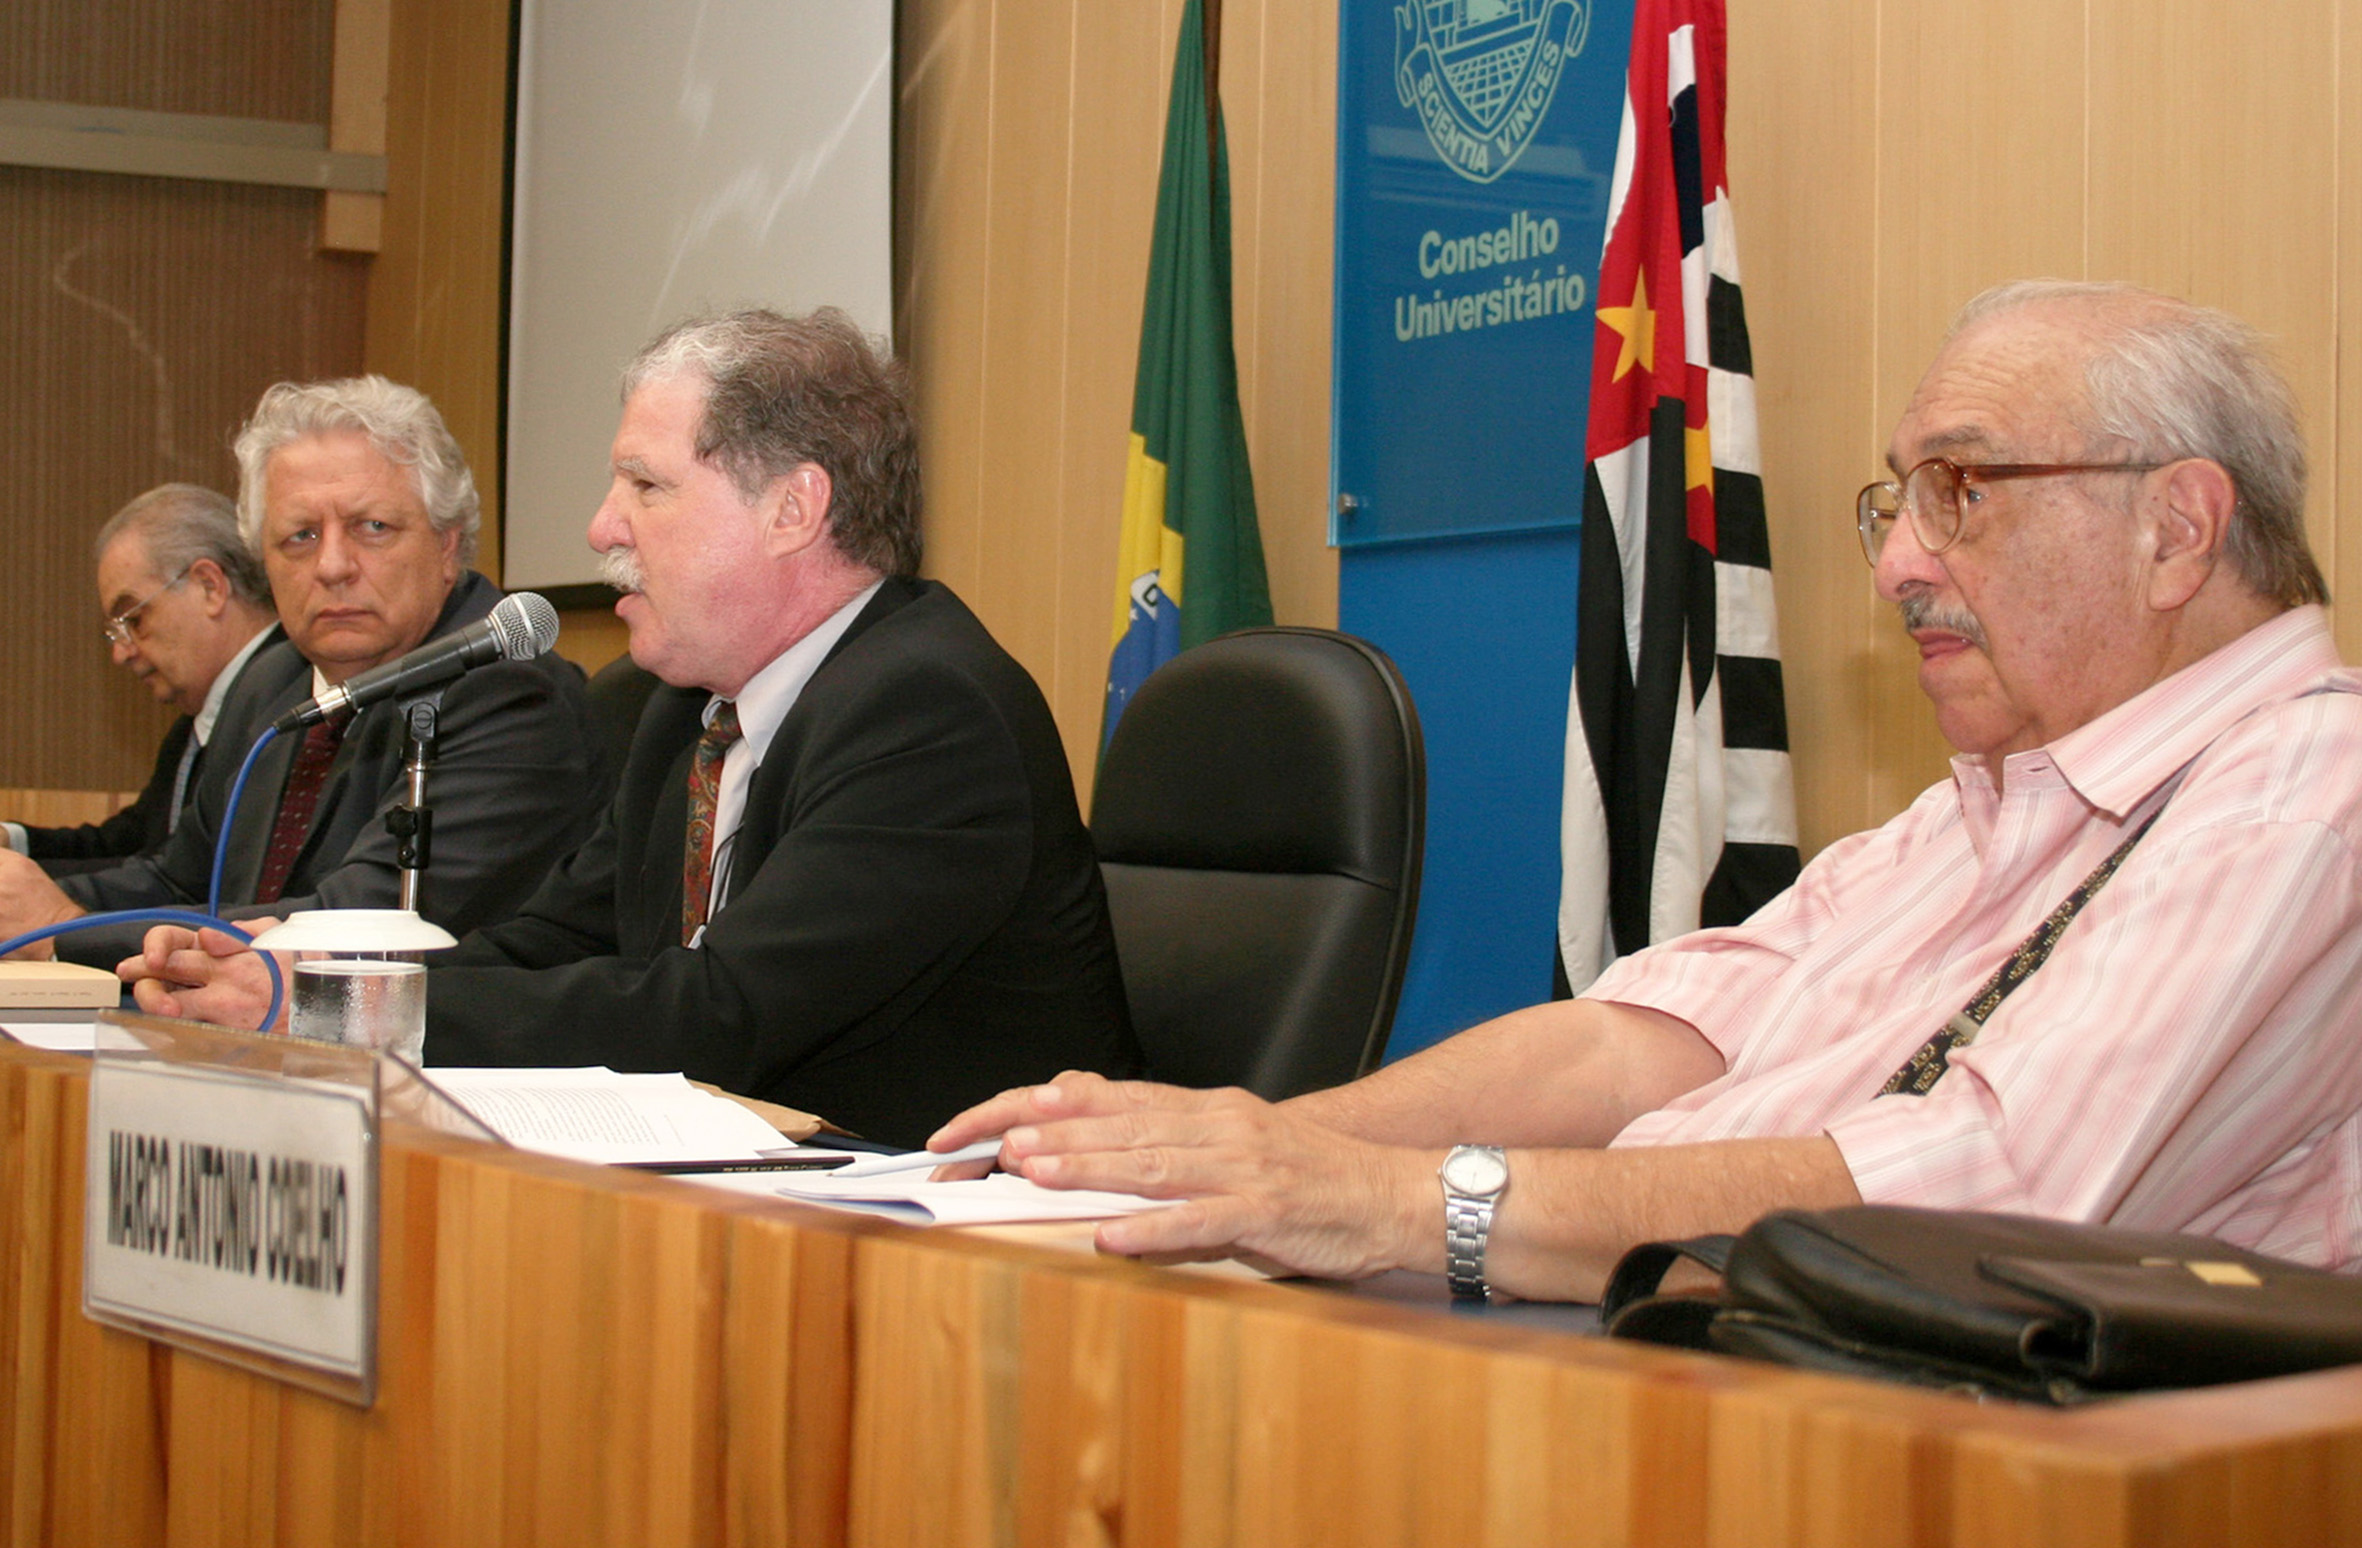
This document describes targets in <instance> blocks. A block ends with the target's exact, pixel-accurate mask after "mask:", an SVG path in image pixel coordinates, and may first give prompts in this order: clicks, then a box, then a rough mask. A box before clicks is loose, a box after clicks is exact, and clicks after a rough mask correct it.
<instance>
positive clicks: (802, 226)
mask: <svg viewBox="0 0 2362 1548" xmlns="http://www.w3.org/2000/svg"><path fill="white" fill-rule="evenodd" d="M518 36H519V42H518V65H517V69H518V79H517V130H516V159H515V177H514V185H513V186H514V194H513V203H512V206H511V215H512V226H511V238H510V264H509V341H508V349H509V357H508V365H509V371H508V437H507V448H506V450H507V482H506V508H505V511H504V528H503V556H502V559H503V562H502V567H501V568H502V580H503V582H504V583H505V584H506V585H507V586H509V587H510V588H511V589H517V588H525V587H530V588H538V589H550V588H560V587H566V586H571V585H580V584H584V583H588V582H594V581H596V579H597V578H598V567H597V561H596V558H595V556H594V555H593V554H592V553H591V551H590V549H589V547H588V546H587V544H586V543H585V541H584V538H583V530H584V528H585V527H586V526H587V525H588V523H589V521H590V517H591V513H592V511H593V510H595V509H596V508H597V506H598V502H599V500H600V498H601V496H602V495H603V494H604V492H605V490H606V486H607V449H608V444H609V442H610V441H612V439H613V438H614V435H615V418H616V407H617V404H616V387H615V383H616V375H617V372H618V371H619V370H620V369H621V368H622V366H623V363H624V362H625V361H626V360H628V359H629V358H630V357H631V355H632V353H633V352H634V351H635V350H637V349H638V348H639V347H640V346H641V345H642V344H644V343H645V342H647V340H648V339H649V337H650V336H651V335H653V334H654V333H655V332H656V331H657V330H658V329H659V328H662V327H664V326H665V325H666V324H669V323H672V322H675V321H678V320H679V319H681V318H683V317H686V316H689V315H692V314H694V313H698V312H704V311H711V310H716V309H720V308H728V307H735V306H744V305H763V306H771V307H777V308H780V309H782V310H803V309H806V308H809V307H814V306H819V305H822V304H824V303H826V304H830V305H835V306H840V307H843V308H844V309H845V310H846V311H847V312H849V313H851V314H852V316H853V317H854V318H855V319H856V320H857V321H858V322H860V324H861V325H862V326H863V327H864V328H867V329H869V330H870V331H871V332H873V333H879V334H883V333H885V332H887V331H888V330H889V328H890V326H891V323H892V312H891V308H892V299H891V287H892V277H891V265H892V256H891V251H890V243H891V228H892V208H891V205H892V195H893V88H894V70H893V40H894V7H893V4H892V0H701V3H698V4H694V5H684V6H677V7H669V8H664V9H663V10H661V11H659V10H658V9H657V8H655V7H651V6H649V5H647V4H645V3H633V0H563V3H558V4H552V3H549V0H524V5H523V9H522V13H521V15H520V18H519V34H518ZM560 600H561V601H565V600H568V599H565V598H561V599H560ZM576 600H585V599H576Z"/></svg>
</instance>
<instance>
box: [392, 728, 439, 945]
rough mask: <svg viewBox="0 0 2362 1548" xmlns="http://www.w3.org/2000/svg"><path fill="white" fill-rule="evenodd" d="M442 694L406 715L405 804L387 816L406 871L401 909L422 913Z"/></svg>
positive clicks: (432, 822) (432, 832) (399, 862)
mask: <svg viewBox="0 0 2362 1548" xmlns="http://www.w3.org/2000/svg"><path fill="white" fill-rule="evenodd" d="M441 700H442V695H441V694H436V695H434V696H433V697H432V698H426V699H420V700H419V701H418V702H417V703H415V704H413V705H411V706H410V707H409V709H408V710H407V711H406V712H405V713H406V714H407V716H408V726H409V737H408V740H407V743H406V747H405V754H404V756H405V762H404V763H403V766H402V772H403V774H404V775H405V776H406V778H407V781H408V789H407V791H406V792H405V799H404V801H403V804H402V805H400V806H397V807H395V808H393V809H392V810H391V811H389V812H387V813H386V814H385V828H386V831H387V832H388V833H390V834H392V835H393V836H394V863H395V864H396V865H398V866H400V867H401V868H402V896H401V906H402V907H403V908H406V909H409V910H411V911H412V912H413V913H415V912H416V911H417V909H418V883H419V879H420V878H421V877H422V876H424V875H425V874H426V867H427V858H428V854H429V852H430V851H431V850H432V849H433V848H434V836H435V814H434V813H433V812H432V811H430V810H428V808H427V804H426V771H427V769H428V768H429V767H431V766H432V765H433V763H434V761H435V713H436V709H437V706H438V705H439V704H440V702H441Z"/></svg>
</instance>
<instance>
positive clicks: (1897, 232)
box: [1729, 0, 2362, 849]
mask: <svg viewBox="0 0 2362 1548" xmlns="http://www.w3.org/2000/svg"><path fill="white" fill-rule="evenodd" d="M1729 4H1730V14H1731V78H1732V86H1731V97H1732V101H1731V109H1732V112H1731V123H1730V144H1731V178H1732V184H1733V196H1734V199H1735V201H1736V205H1737V210H1738V220H1739V232H1740V238H1741V243H1742V251H1743V254H1744V258H1745V262H1746V280H1747V284H1746V293H1747V307H1748V315H1749V320H1750V322H1751V323H1752V324H1753V328H1754V334H1755V363H1756V380H1757V383H1758V390H1759V392H1760V394H1761V411H1762V433H1763V448H1764V464H1765V466H1764V481H1765V485H1766V491H1767V498H1768V500H1769V502H1770V505H1771V512H1772V524H1773V533H1772V537H1773V550H1774V560H1775V568H1776V573H1777V585H1778V593H1779V601H1780V612H1781V623H1782V626H1783V631H1784V635H1785V640H1784V645H1785V649H1786V652H1787V658H1788V695H1789V697H1788V713H1789V721H1790V726H1791V731H1792V735H1793V737H1794V740H1795V745H1796V769H1797V781H1798V804H1799V807H1800V813H1799V815H1800V817H1801V818H1802V821H1803V826H1804V835H1805V840H1806V843H1807V845H1808V847H1810V848H1816V849H1817V848H1819V847H1820V846H1821V845H1823V844H1826V843H1827V842H1828V841H1829V840H1830V839H1832V838H1835V837H1837V836H1839V835H1840V834H1843V833H1846V832H1849V831H1851V830H1853V829H1855V828H1858V827H1862V826H1864V825H1867V824H1870V823H1873V822H1878V821H1882V820H1883V819H1885V818H1886V817H1888V816H1890V815H1892V814H1893V812H1894V811H1895V810H1896V809H1898V808H1899V807H1900V806H1901V805H1902V804H1903V803H1904V802H1905V801H1907V800H1908V799H1909V798H1910V796H1911V795H1912V794H1913V793H1915V792H1916V791H1917V790H1918V789H1920V788H1921V787H1922V786H1924V785H1925V784H1927V783H1928V782H1929V781H1931V780H1933V779H1936V778H1939V777H1941V775H1942V772H1943V758H1944V754H1945V751H1946V749H1945V748H1944V746H1943V744H1942V742H1941V739H1940V738H1939V737H1938V736H1937V735H1936V733H1935V729H1934V723H1933V719H1932V717H1931V716H1930V715H1929V713H1928V711H1927V708H1926V705H1925V703H1924V701H1923V700H1922V699H1921V698H1920V696H1919V694H1918V692H1917V689H1916V687H1915V686H1914V671H1913V668H1914V659H1913V654H1912V652H1911V651H1910V649H1909V648H1908V642H1907V641H1906V640H1904V639H1903V637H1902V635H1901V633H1900V631H1899V630H1898V629H1897V628H1896V627H1895V623H1894V620H1893V617H1892V614H1891V612H1890V610H1888V609H1886V608H1885V607H1884V606H1882V605H1881V604H1879V603H1878V602H1877V601H1876V599H1875V597H1874V596H1873V594H1872V591H1871V587H1870V578H1869V571H1868V569H1867V568H1866V567H1865V566H1864V565H1863V563H1862V559H1861V552H1860V549H1859V547H1858V545H1857V543H1856V541H1855V538H1854V535H1853V528H1852V506H1851V502H1852V497H1853V493H1854V491H1855V490H1856V489H1858V488H1859V487H1860V486H1861V485H1862V484H1863V483H1864V482H1866V481H1867V480H1869V479H1870V478H1871V477H1873V476H1874V475H1875V474H1876V473H1877V470H1878V468H1879V465H1880V457H1881V455H1882V452H1883V449H1884V446H1885V441H1886V436H1887V434H1888V432H1889V430H1890V429H1891V428H1892V427H1893V423H1894V421H1895V419H1896V418H1897V417H1898V416H1899V415H1900V413H1901V411H1902V406H1903V403H1904V400H1905V399H1906V398H1907V397H1908V395H1909V393H1910V391H1911V388H1912V386H1913V384H1914V383H1915V382H1916V381H1917V379H1918V376H1919V373H1920V371H1921V370H1922V369H1923V368H1924V367H1925V365H1926V364H1927V361H1928V360H1929V358H1930V357H1931V356H1932V354H1933V353H1934V350H1935V347H1936V345H1937V343H1938V341H1939V340H1940V339H1941V337H1942V334H1943V330H1944V327H1945V325H1946V323H1947V322H1948V320H1949V318H1950V315H1951V313H1952V312H1953V311H1954V310H1955V309H1956V308H1957V307H1958V306H1959V304H1960V303H1961V302H1962V301H1964V300H1966V299H1967V298H1968V297H1969V296H1970V295H1972V294H1974V293H1975V292H1976V291H1978V290H1980V289H1982V288H1984V287H1985V286H1987V285H1990V284H1993V283H1996V282H1998V281H2001V280H2005V279H2011V278H2016V277H2021V276H2025V275H2035V274H2050V275H2061V276H2066V277H2070V278H2074V277H2088V278H2094V279H2126V280H2131V281H2134V282H2136V283H2139V284H2144V285H2151V286H2154V287H2157V288H2159V289H2162V290H2167V291H2171V292H2173V293H2175V294H2179V295H2184V296H2187V297H2189V298H2191V299H2193V300H2197V301H2202V302H2206V303H2208V304H2211V305H2216V306H2222V307H2226V308H2228V309H2230V310H2231V311H2234V312H2236V313H2238V314H2239V315H2241V316H2243V317H2245V318H2247V319H2248V320H2249V321H2251V322H2253V323H2255V324H2256V325H2257V326H2258V327H2261V328H2263V329H2264V330H2266V331H2267V332H2269V333H2271V334H2273V335H2274V336H2276V338H2277V339H2278V341H2279V345H2280V350H2281V354H2282V358H2283V363H2284V365H2285V366H2286V368H2287V370H2288V372H2289V375H2290V377H2291V379H2292V381H2293V382H2294V384H2295V386H2296V390H2297V394H2298V396H2299V398H2300V399H2301V400H2302V402H2303V405H2304V408H2305V411H2306V422H2307V430H2308V432H2309V439H2310V442H2311V450H2312V457H2313V467H2314V483H2313V499H2312V506H2311V519H2310V525H2311V529H2312V536H2313V541H2314V544H2315V546H2316V550H2317V552H2318V554H2319V556H2320V558H2321V561H2322V566H2323V568H2324V570H2326V571H2327V572H2328V574H2329V577H2330V584H2331V587H2332V590H2333V591H2334V592H2336V593H2338V594H2340V595H2342V594H2344V593H2345V592H2346V591H2347V590H2349V589H2351V588H2353V587H2355V586H2356V585H2357V584H2358V583H2362V457H2350V456H2347V455H2345V454H2344V453H2345V450H2346V448H2347V446H2348V445H2350V444H2355V443H2354V442H2353V441H2352V435H2351V432H2352V431H2353V430H2354V429H2357V428H2362V419H2357V417H2356V416H2357V413H2358V412H2362V406H2358V405H2357V403H2356V401H2355V393H2354V391H2353V390H2352V388H2351V386H2350V385H2349V384H2350V383H2351V382H2352V381H2354V380H2355V377H2354V375H2353V372H2352V369H2351V367H2352V365H2353V364H2354V363H2355V359H2354V355H2353V351H2354V349H2355V347H2356V345H2355V342H2354V337H2355V335H2356V334H2357V332H2358V330H2356V329H2349V328H2347V327H2346V326H2345V319H2344V316H2343V312H2342V303H2343V301H2344V299H2346V298H2350V297H2354V296H2357V295H2362V290H2358V289H2356V287H2355V284H2354V283H2353V282H2354V281H2355V280H2357V279H2362V224H2357V213H2356V212H2357V210H2362V205H2357V203H2356V202H2355V200H2354V199H2353V198H2352V197H2351V194H2352V193H2353V192H2354V191H2357V186H2358V185H2357V184H2356V183H2355V181H2354V180H2355V178H2356V177H2357V174H2358V172H2362V166H2358V164H2357V162H2358V153H2362V139H2358V138H2357V135H2358V133H2362V129H2358V126H2357V122H2356V117H2357V115H2356V114H2354V113H2352V112H2350V111H2347V109H2348V108H2349V107H2350V106H2351V105H2352V103H2353V92H2354V85H2353V83H2354V81H2355V79H2356V77H2355V75H2354V74H2353V73H2352V72H2349V71H2347V70H2346V69H2345V68H2344V67H2345V65H2346V64H2347V63H2348V62H2362V56H2357V55H2356V54H2355V53H2354V50H2355V48H2356V47H2357V43H2356V39H2357V37H2358V36H2362V5H2357V4H2356V3H2355V0H2290V3H2288V4H2285V5H2275V6H2272V7H2269V8H2258V7H2255V6H2252V5H2242V4H2236V3H2233V0H2172V3H2165V4H2159V3H2156V0H2089V3H2088V4H2083V5H2074V6H2058V5H2051V4H2046V3H2043V0H2006V3H2003V4H1999V5H1992V6H1983V7H1978V8H1977V9H1976V10H1975V12H1974V15H1973V17H1970V16H1967V15H1965V14H1964V13H1963V12H1962V11H1961V9H1960V8H1959V7H1958V6H1956V5H1946V4H1939V3H1938V0H1825V3H1822V4H1817V5H1811V6H1795V5H1785V4H1780V3H1778V0H1729ZM2341 194H2344V195H2346V197H2343V198H2341ZM2341 281H2342V282H2343V283H2341ZM2341 511H2343V512H2345V513H2347V514H2344V515H2342V516H2341V515H2340V512H2341ZM2339 638H2340V641H2341V643H2342V645H2343V647H2344V649H2345V651H2346V653H2347V655H2348V657H2349V659H2351V658H2353V657H2354V656H2355V655H2357V654H2358V653H2362V610H2356V609H2353V608H2348V609H2346V610H2344V611H2343V612H2342V613H2341V616H2340V618H2339Z"/></svg>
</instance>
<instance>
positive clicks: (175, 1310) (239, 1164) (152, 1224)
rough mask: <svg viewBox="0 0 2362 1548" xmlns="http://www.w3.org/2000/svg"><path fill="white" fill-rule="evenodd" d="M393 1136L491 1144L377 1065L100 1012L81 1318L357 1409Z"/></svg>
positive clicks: (417, 1081)
mask: <svg viewBox="0 0 2362 1548" xmlns="http://www.w3.org/2000/svg"><path fill="white" fill-rule="evenodd" d="M404 1125H409V1126H415V1127H417V1128H421V1129H428V1130H433V1131H436V1132H439V1133H444V1134H454V1135H462V1136H466V1137H468V1138H472V1139H478V1140H483V1141H487V1142H489V1143H492V1144H496V1145H497V1144H501V1143H503V1141H501V1140H500V1138H499V1137H498V1136H497V1135H495V1134H493V1133H492V1132H491V1131H490V1130H489V1129H487V1128H485V1127H484V1125H483V1124H481V1123H479V1122H478V1121H477V1120H476V1119H475V1118H473V1117H472V1116H470V1115H469V1114H468V1113H467V1111H466V1110H465V1109H463V1108H462V1107H460V1106H459V1105H458V1104H457V1103H456V1102H453V1101H452V1100H451V1099H450V1098H449V1097H448V1096H446V1095H444V1094H443V1093H442V1092H441V1091H439V1090H437V1089H436V1088H435V1086H434V1085H433V1084H432V1083H431V1081H429V1080H428V1079H427V1078H426V1077H425V1076H423V1075H421V1074H420V1073H419V1072H418V1070H417V1069H415V1068H414V1067H413V1066H411V1065H409V1064H407V1063H405V1062H404V1061H403V1060H402V1059H400V1058H398V1057H397V1056H395V1055H393V1054H390V1053H383V1052H372V1051H371V1050H368V1049H365V1048H353V1047H347V1046H344V1045H342V1044H337V1043H319V1042H311V1041H306V1040H303V1039H298V1038H290V1037H270V1036H264V1035H261V1034H258V1033H253V1032H237V1031H232V1030H229V1029H228V1028H224V1027H215V1026H207V1025H204V1024H202V1023H198V1022H191V1021H172V1020H167V1019H165V1018H163V1017H157V1016H143V1015H140V1014H138V1013H136V1012H129V1011H106V1012H103V1013H102V1014H101V1015H100V1016H99V1018H98V1046H97V1049H96V1056H95V1058H94V1060H93V1063H92V1068H91V1078H90V1129H89V1170H88V1193H87V1200H86V1203H85V1205H84V1209H83V1278H82V1309H83V1311H84V1312H85V1313H87V1314H88V1315H89V1316H90V1317H91V1318H92V1319H93V1320H94V1321H98V1322H102V1323H106V1324H108V1325H109V1326H112V1327H118V1328H123V1329H125V1330H127V1331H130V1332H133V1333H138V1334H140V1335H142V1336H144V1337H147V1338H151V1339H154V1340H156V1341H158V1342H160V1343H166V1344H171V1345H174V1346H176V1347H178V1348H182V1349H188V1350H192V1351H194V1352H196V1353H198V1354H202V1355H205V1356H208V1357H209V1358H212V1359H216V1360H220V1361H223V1362H225V1363H227V1364H230V1365H236V1366H241V1367H244V1368H246V1369H248V1370H252V1371H256V1372H259V1373H261V1374H263V1375H266V1376H269V1377H272V1378H274V1379H277V1380H280V1381H284V1382H287V1383H289V1384H290V1385H293V1386H298V1387H303V1388H307V1389H309V1390H311V1391H314V1392H320V1393H324V1394H326V1395H327V1396H329V1397H333V1398H338V1399H341V1400H343V1401H345V1402H348V1403H354V1404H358V1405H361V1406H363V1407H367V1406H368V1405H369V1404H370V1403H372V1402H373V1401H375V1398H376V1392H377V1284H378V1266H379V1234H380V1233H379V1216H378V1200H379V1193H378V1176H379V1165H378V1149H379V1142H380V1139H381V1137H382V1136H383V1134H384V1133H385V1131H386V1129H387V1128H388V1127H389V1126H391V1127H394V1128H397V1129H398V1128H400V1127H402V1126H404Z"/></svg>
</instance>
